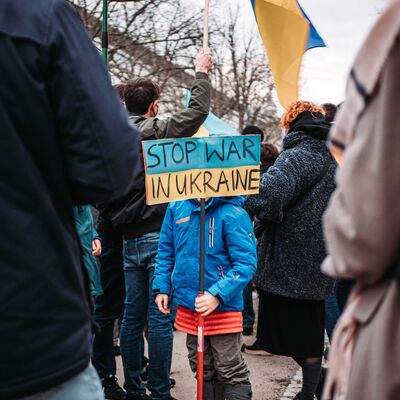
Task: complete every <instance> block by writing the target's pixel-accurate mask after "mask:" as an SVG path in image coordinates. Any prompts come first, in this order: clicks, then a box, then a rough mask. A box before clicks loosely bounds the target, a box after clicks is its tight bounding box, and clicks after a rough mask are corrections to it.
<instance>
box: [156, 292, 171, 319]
mask: <svg viewBox="0 0 400 400" xmlns="http://www.w3.org/2000/svg"><path fill="white" fill-rule="evenodd" d="M155 302H156V304H157V307H158V309H159V310H160V311H161V312H162V313H163V314H171V310H170V309H169V308H168V295H167V294H158V295H157V296H156V299H155Z"/></svg>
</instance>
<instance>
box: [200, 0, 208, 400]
mask: <svg viewBox="0 0 400 400" xmlns="http://www.w3.org/2000/svg"><path fill="white" fill-rule="evenodd" d="M209 10H210V0H205V4H204V33H203V50H204V51H205V52H206V53H208V21H209ZM205 225H206V200H205V199H200V268H199V296H203V295H204V269H205V249H204V245H205ZM203 390H204V317H203V316H202V315H200V314H198V324H197V400H203V398H204V397H203V396H204V395H203Z"/></svg>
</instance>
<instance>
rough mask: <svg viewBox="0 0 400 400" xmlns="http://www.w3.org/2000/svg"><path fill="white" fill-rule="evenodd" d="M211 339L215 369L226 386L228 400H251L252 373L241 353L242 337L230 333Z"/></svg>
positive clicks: (220, 380) (238, 334)
mask: <svg viewBox="0 0 400 400" xmlns="http://www.w3.org/2000/svg"><path fill="white" fill-rule="evenodd" d="M209 338H210V345H211V351H212V354H213V357H214V367H215V369H216V371H217V374H218V381H219V382H221V383H223V384H224V386H225V398H226V400H249V399H251V397H252V391H251V384H250V371H249V369H248V368H247V365H246V362H245V360H244V357H243V354H242V352H241V351H240V350H241V346H242V335H241V334H240V333H230V334H227V335H215V336H210V337H209Z"/></svg>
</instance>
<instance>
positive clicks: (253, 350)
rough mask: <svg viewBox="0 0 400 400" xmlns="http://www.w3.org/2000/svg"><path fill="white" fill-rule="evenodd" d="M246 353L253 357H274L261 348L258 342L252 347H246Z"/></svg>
mask: <svg viewBox="0 0 400 400" xmlns="http://www.w3.org/2000/svg"><path fill="white" fill-rule="evenodd" d="M244 352H245V353H246V354H251V355H253V356H272V354H271V353H268V351H265V350H263V349H262V348H261V347H260V345H259V344H258V341H257V340H256V341H255V342H254V343H253V344H252V345H250V346H246V347H245V348H244Z"/></svg>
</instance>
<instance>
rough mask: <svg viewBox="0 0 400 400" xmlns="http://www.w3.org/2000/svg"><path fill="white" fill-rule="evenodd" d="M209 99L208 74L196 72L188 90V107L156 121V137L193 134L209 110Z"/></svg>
mask: <svg viewBox="0 0 400 400" xmlns="http://www.w3.org/2000/svg"><path fill="white" fill-rule="evenodd" d="M210 99H211V85H210V82H209V79H208V75H207V74H204V73H202V72H198V73H196V79H195V80H194V82H193V85H192V88H191V90H190V102H189V106H188V108H187V109H185V110H183V111H181V112H179V113H176V114H174V115H172V116H171V117H170V118H167V119H165V120H158V121H157V124H158V132H157V137H158V139H163V138H177V137H191V136H193V135H194V134H195V133H196V132H197V131H198V130H199V128H200V127H201V125H202V124H203V122H204V121H205V120H206V118H207V116H208V113H209V112H210Z"/></svg>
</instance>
